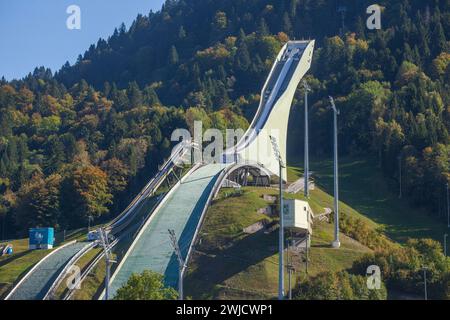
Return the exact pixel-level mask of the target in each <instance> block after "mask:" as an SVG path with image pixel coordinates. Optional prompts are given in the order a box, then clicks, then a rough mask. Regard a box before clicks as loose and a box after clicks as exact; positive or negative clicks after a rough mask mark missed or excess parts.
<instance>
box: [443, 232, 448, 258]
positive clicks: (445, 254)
mask: <svg viewBox="0 0 450 320" xmlns="http://www.w3.org/2000/svg"><path fill="white" fill-rule="evenodd" d="M447 237H448V234H447V233H446V234H444V256H445V257H447Z"/></svg>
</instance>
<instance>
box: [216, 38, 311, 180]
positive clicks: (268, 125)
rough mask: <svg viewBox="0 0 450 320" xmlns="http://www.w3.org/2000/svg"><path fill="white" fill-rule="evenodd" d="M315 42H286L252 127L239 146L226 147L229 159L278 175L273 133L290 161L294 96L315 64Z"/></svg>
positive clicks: (273, 69)
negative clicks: (291, 118) (272, 138)
mask: <svg viewBox="0 0 450 320" xmlns="http://www.w3.org/2000/svg"><path fill="white" fill-rule="evenodd" d="M314 44H315V42H314V40H312V41H289V42H288V43H287V44H286V45H284V46H283V48H282V49H281V51H280V53H279V54H278V56H277V58H276V60H275V63H274V65H273V67H272V70H271V71H270V74H269V77H268V78H267V80H266V83H265V84H264V87H263V89H262V91H261V101H260V104H259V107H258V110H257V112H256V115H255V117H254V119H253V121H252V123H251V125H250V128H249V129H248V131H247V132H246V133H245V135H244V137H243V138H242V139H241V140H240V141H239V142H238V143H237V145H236V147H235V148H233V149H232V150H227V151H225V153H224V156H223V159H224V162H225V163H233V162H247V163H249V164H254V165H256V166H258V167H262V168H264V169H266V170H267V171H268V172H269V173H270V174H272V175H278V160H277V159H276V158H275V155H274V153H273V151H272V147H271V144H270V138H269V136H274V137H275V138H276V139H277V141H278V144H279V148H280V153H281V157H282V159H283V161H284V162H286V141H287V136H288V122H289V114H290V110H291V107H292V100H293V98H294V94H295V91H296V90H297V87H298V85H299V83H300V81H301V79H302V78H303V77H304V75H305V74H306V72H307V71H308V70H309V68H310V67H311V61H312V55H313V51H314ZM283 170H284V172H283V177H286V168H284V169H283Z"/></svg>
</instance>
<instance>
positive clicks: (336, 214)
mask: <svg viewBox="0 0 450 320" xmlns="http://www.w3.org/2000/svg"><path fill="white" fill-rule="evenodd" d="M329 98H330V103H331V109H333V122H334V220H335V221H334V241H333V243H332V246H333V248H336V249H338V248H340V246H341V242H340V241H339V176H338V175H339V172H338V133H337V131H338V128H337V116H338V115H339V110H338V109H337V108H336V104H335V103H334V99H333V97H331V96H330V97H329Z"/></svg>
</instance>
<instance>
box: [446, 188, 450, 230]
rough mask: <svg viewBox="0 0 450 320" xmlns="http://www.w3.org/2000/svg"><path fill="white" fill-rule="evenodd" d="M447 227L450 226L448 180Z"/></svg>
mask: <svg viewBox="0 0 450 320" xmlns="http://www.w3.org/2000/svg"><path fill="white" fill-rule="evenodd" d="M447 227H448V228H450V196H449V191H448V182H447Z"/></svg>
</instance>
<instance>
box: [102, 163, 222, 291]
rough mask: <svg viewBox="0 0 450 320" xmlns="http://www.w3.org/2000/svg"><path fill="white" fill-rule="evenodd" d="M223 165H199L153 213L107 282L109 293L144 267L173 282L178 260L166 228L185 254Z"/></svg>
mask: <svg viewBox="0 0 450 320" xmlns="http://www.w3.org/2000/svg"><path fill="white" fill-rule="evenodd" d="M225 167H226V165H223V164H209V165H206V166H203V167H201V168H199V169H197V170H196V171H194V172H193V173H192V174H191V175H190V176H189V177H187V178H186V180H185V181H184V182H183V183H182V184H181V185H180V186H179V187H178V188H177V189H176V190H174V192H173V193H172V194H171V195H170V196H169V198H168V199H167V201H166V202H165V203H164V204H163V206H162V207H161V208H160V209H159V210H158V211H157V212H155V213H154V216H153V217H152V218H151V221H150V222H149V223H148V225H147V226H146V228H145V229H144V231H143V232H142V233H141V235H140V236H139V238H138V239H137V240H136V243H135V245H134V246H133V248H132V249H130V252H129V254H128V256H127V257H126V260H125V261H124V262H123V264H122V266H120V269H119V270H118V271H116V274H115V275H114V277H113V279H112V282H111V285H110V290H111V291H110V292H111V296H114V295H115V293H116V291H117V289H118V288H120V287H121V286H122V285H123V284H124V283H126V281H127V280H128V278H129V277H130V276H131V274H132V273H140V272H142V271H144V270H147V269H149V270H153V271H156V272H159V273H162V274H164V276H165V280H166V285H170V286H176V285H177V283H178V262H177V260H176V257H175V255H174V253H173V248H172V246H171V243H170V239H169V233H168V229H173V230H175V234H176V235H177V237H178V244H179V246H180V249H181V252H182V254H183V256H184V257H186V255H187V252H188V250H189V246H190V244H191V241H192V239H193V236H194V233H195V230H196V228H197V225H198V222H199V220H200V218H201V214H202V211H203V208H204V207H205V205H206V202H207V200H208V197H209V195H210V193H211V191H212V189H213V187H214V184H215V182H216V180H217V178H218V176H219V174H220V172H221V171H222V170H223V169H224V168H225Z"/></svg>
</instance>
